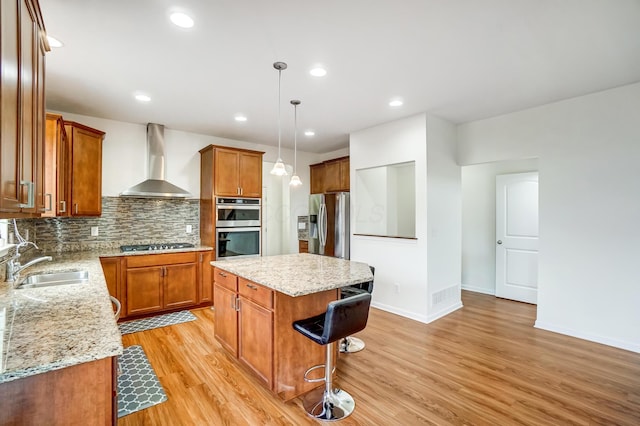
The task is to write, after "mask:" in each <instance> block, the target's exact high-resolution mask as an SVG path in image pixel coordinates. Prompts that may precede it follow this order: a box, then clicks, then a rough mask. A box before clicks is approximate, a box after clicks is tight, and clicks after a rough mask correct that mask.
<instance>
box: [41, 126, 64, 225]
mask: <svg viewBox="0 0 640 426" xmlns="http://www.w3.org/2000/svg"><path fill="white" fill-rule="evenodd" d="M61 128H62V129H64V125H63V124H62V116H60V115H57V114H47V118H46V121H45V137H44V157H45V159H44V207H45V212H44V213H43V214H42V217H54V216H56V215H57V213H58V203H57V200H58V173H59V170H58V150H59V147H58V145H59V138H60V136H61V131H60V129H61Z"/></svg>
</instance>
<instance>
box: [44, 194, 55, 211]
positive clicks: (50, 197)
mask: <svg viewBox="0 0 640 426" xmlns="http://www.w3.org/2000/svg"><path fill="white" fill-rule="evenodd" d="M44 196H45V198H48V199H49V207H45V209H44V211H46V212H50V211H51V210H52V209H53V201H52V200H53V196H52V195H51V194H44ZM45 204H46V203H45Z"/></svg>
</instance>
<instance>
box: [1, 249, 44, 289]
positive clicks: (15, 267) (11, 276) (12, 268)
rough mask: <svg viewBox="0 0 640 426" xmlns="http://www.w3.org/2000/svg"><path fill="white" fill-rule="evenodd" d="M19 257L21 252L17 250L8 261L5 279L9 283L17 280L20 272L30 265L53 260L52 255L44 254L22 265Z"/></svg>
mask: <svg viewBox="0 0 640 426" xmlns="http://www.w3.org/2000/svg"><path fill="white" fill-rule="evenodd" d="M34 245H35V244H34ZM18 258H20V253H18V252H17V251H16V254H15V256H13V257H12V258H11V259H9V260H8V261H7V268H6V270H7V274H6V277H5V280H6V281H7V282H9V283H12V282H14V281H16V280H17V279H18V277H19V276H20V272H22V271H23V270H25V269H27V268H28V267H29V266H32V265H35V264H36V263H40V262H44V261H45V260H46V261H51V260H53V258H52V257H51V256H42V257H36V258H35V259H31V260H30V261H28V262H27V263H26V264H24V265H21V264H20V262H19V261H18Z"/></svg>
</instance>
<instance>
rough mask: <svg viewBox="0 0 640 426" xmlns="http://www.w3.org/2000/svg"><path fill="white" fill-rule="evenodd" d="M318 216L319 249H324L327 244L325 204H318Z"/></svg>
mask: <svg viewBox="0 0 640 426" xmlns="http://www.w3.org/2000/svg"><path fill="white" fill-rule="evenodd" d="M318 216H320V217H319V218H318V233H319V234H320V235H319V238H320V247H323V248H324V246H325V244H326V243H327V206H326V205H325V204H320V213H319V214H318ZM321 252H322V253H323V252H324V250H321Z"/></svg>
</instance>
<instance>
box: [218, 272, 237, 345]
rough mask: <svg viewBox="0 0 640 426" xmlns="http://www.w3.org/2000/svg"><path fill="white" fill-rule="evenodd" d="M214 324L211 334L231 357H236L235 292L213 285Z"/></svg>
mask: <svg viewBox="0 0 640 426" xmlns="http://www.w3.org/2000/svg"><path fill="white" fill-rule="evenodd" d="M214 288H215V289H214V291H213V297H214V302H213V304H214V305H215V307H216V309H215V324H214V329H213V333H214V335H215V337H216V339H218V341H219V342H220V344H221V345H222V346H224V347H225V349H227V350H228V351H229V352H231V353H232V354H233V356H237V355H238V313H237V312H236V294H237V293H236V292H235V291H231V290H228V289H226V288H224V287H222V286H219V285H218V284H215V285H214Z"/></svg>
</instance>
